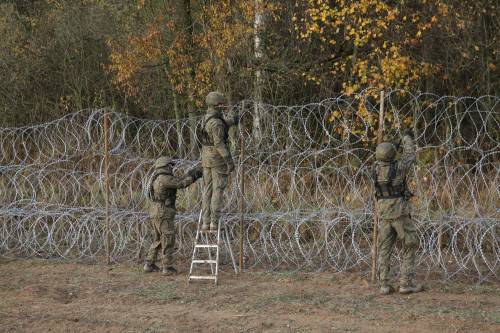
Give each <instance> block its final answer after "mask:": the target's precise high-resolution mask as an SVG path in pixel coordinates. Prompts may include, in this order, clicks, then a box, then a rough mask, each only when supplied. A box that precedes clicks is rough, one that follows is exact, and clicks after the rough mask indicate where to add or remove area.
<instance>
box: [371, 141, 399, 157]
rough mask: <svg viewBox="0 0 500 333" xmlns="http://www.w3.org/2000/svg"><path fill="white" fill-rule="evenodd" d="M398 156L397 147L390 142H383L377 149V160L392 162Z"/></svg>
mask: <svg viewBox="0 0 500 333" xmlns="http://www.w3.org/2000/svg"><path fill="white" fill-rule="evenodd" d="M395 157H396V148H395V147H394V145H393V144H392V143H390V142H382V143H381V144H379V145H378V146H377V149H376V150H375V158H376V159H377V161H382V162H390V161H392V160H393V159H394V158H395Z"/></svg>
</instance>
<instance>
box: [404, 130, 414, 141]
mask: <svg viewBox="0 0 500 333" xmlns="http://www.w3.org/2000/svg"><path fill="white" fill-rule="evenodd" d="M403 136H409V137H410V138H412V139H413V140H415V133H413V130H411V129H409V128H407V129H406V130H405V131H404V132H403Z"/></svg>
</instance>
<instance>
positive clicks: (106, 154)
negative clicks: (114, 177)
mask: <svg viewBox="0 0 500 333" xmlns="http://www.w3.org/2000/svg"><path fill="white" fill-rule="evenodd" d="M104 198H105V201H106V203H105V214H106V217H105V219H106V220H105V223H106V233H105V234H106V262H107V264H108V265H110V264H111V253H110V252H111V250H110V246H111V239H110V237H111V232H110V225H109V119H108V112H107V111H106V112H105V113H104Z"/></svg>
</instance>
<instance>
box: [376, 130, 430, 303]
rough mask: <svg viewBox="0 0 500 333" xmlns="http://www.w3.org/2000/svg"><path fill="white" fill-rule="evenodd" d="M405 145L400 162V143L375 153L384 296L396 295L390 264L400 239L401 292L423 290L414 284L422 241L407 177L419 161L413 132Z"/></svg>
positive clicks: (407, 135) (386, 145) (380, 147)
mask: <svg viewBox="0 0 500 333" xmlns="http://www.w3.org/2000/svg"><path fill="white" fill-rule="evenodd" d="M401 145H402V147H403V152H402V154H401V158H400V159H399V160H397V159H396V150H397V147H398V146H399V144H394V143H391V142H383V143H381V144H379V145H378V146H377V149H376V152H375V158H376V160H377V161H376V163H375V165H374V166H373V171H372V172H373V174H372V177H373V181H374V185H375V197H376V199H377V203H378V217H379V233H380V236H379V248H380V256H379V270H380V281H381V288H380V293H381V294H383V295H387V294H389V293H391V292H392V287H391V286H390V285H389V268H390V267H389V263H390V259H391V253H392V249H393V247H394V243H395V241H396V238H397V239H400V240H401V241H402V243H403V261H402V263H401V272H400V286H399V292H400V293H401V294H409V293H414V292H419V291H422V290H423V288H422V287H421V286H417V285H415V281H414V279H415V254H416V250H417V246H418V239H417V232H416V229H415V225H414V223H413V221H412V219H411V217H410V201H409V199H410V197H411V195H412V194H411V193H410V192H409V190H408V187H407V184H406V178H407V176H408V173H409V172H410V170H411V167H412V165H413V163H414V162H415V159H416V154H415V142H414V139H413V134H412V133H411V132H410V131H407V132H406V133H405V135H404V136H403V138H402V139H401Z"/></svg>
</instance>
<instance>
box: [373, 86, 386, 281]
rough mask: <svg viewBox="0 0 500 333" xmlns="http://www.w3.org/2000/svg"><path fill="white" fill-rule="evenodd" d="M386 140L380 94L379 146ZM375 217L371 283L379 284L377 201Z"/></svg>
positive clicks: (382, 104) (381, 95) (381, 96)
mask: <svg viewBox="0 0 500 333" xmlns="http://www.w3.org/2000/svg"><path fill="white" fill-rule="evenodd" d="M383 138H384V92H383V91H381V92H380V109H379V114H378V131H377V144H380V143H382V140H383ZM374 213H375V214H374V217H373V238H372V242H373V244H372V272H371V282H372V284H375V283H376V282H377V257H378V203H377V201H376V200H375V212H374Z"/></svg>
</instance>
